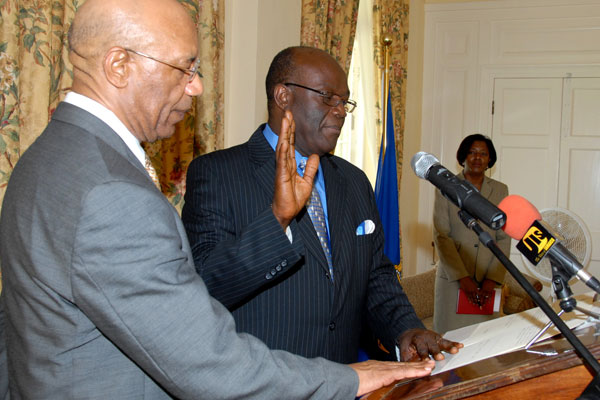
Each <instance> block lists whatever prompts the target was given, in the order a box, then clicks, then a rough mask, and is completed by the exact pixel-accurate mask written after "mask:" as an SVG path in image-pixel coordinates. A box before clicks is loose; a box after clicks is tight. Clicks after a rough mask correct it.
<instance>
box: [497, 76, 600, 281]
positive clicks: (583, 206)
mask: <svg viewBox="0 0 600 400" xmlns="http://www.w3.org/2000/svg"><path fill="white" fill-rule="evenodd" d="M493 101H494V103H493V104H494V113H493V115H492V118H493V121H492V133H491V135H492V140H493V141H494V145H495V146H496V150H497V152H498V164H497V167H494V170H493V171H492V177H494V178H495V179H498V180H500V181H502V182H504V183H506V184H507V185H508V187H509V192H510V193H511V194H519V195H521V196H523V197H525V198H526V199H528V200H529V201H531V203H532V204H534V205H535V206H536V207H537V208H538V209H540V210H541V209H544V208H549V207H556V206H559V207H563V208H566V209H568V210H571V211H573V212H574V213H575V214H577V215H579V216H580V217H581V218H582V219H583V220H584V221H585V223H586V224H587V226H588V228H589V230H590V231H591V232H592V237H593V244H594V243H595V244H596V245H595V246H594V245H593V244H592V249H597V250H596V251H595V252H594V253H593V256H592V263H591V264H590V267H589V268H588V270H589V271H590V272H591V273H592V274H593V275H594V276H597V277H598V276H599V274H600V207H598V206H599V205H600V78H562V77H557V78H498V79H495V80H494V99H493ZM514 242H515V241H513V249H512V251H511V259H512V260H513V262H515V264H517V265H521V258H520V255H519V253H518V251H517V250H515V248H514V244H515V243H514ZM584 289H585V287H581V285H579V284H577V285H573V290H574V291H576V292H579V291H582V290H584Z"/></svg>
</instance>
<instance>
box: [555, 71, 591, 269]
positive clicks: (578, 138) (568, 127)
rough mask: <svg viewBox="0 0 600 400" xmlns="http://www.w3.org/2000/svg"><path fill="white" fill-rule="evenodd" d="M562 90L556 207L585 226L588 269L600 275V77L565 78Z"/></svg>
mask: <svg viewBox="0 0 600 400" xmlns="http://www.w3.org/2000/svg"><path fill="white" fill-rule="evenodd" d="M563 93H564V96H563V98H564V101H563V123H562V132H561V141H560V169H559V172H560V173H559V180H558V188H559V190H558V206H559V207H563V208H566V209H568V210H570V211H573V212H574V213H575V214H577V215H578V216H580V217H581V218H582V219H583V221H584V223H585V224H586V226H587V227H588V229H589V231H590V233H591V236H592V261H591V263H590V266H589V267H588V270H589V272H590V273H592V274H593V275H594V276H596V277H597V278H600V78H566V79H564V91H563Z"/></svg>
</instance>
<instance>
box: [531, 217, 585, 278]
mask: <svg viewBox="0 0 600 400" xmlns="http://www.w3.org/2000/svg"><path fill="white" fill-rule="evenodd" d="M540 214H541V215H542V221H543V222H544V225H546V226H548V227H550V228H551V229H552V230H553V231H554V232H553V233H555V234H556V235H557V239H558V240H559V241H560V243H561V244H562V245H563V246H564V247H565V248H566V249H567V250H568V251H570V252H571V254H573V255H574V256H575V257H576V258H577V260H578V261H579V263H580V264H581V265H582V266H583V267H584V268H586V267H587V265H588V263H589V262H590V256H591V254H592V239H591V235H590V232H589V230H588V228H587V226H586V225H585V223H584V222H583V220H582V219H581V218H579V216H577V214H575V213H573V212H572V211H569V210H566V209H564V208H560V207H554V208H547V209H544V210H542V211H540ZM521 257H522V259H523V263H524V264H525V265H526V266H527V268H528V269H529V271H530V272H531V273H532V274H533V275H534V276H536V277H537V278H538V279H539V280H541V281H542V282H552V267H551V266H550V260H549V259H548V257H544V258H543V259H542V260H541V261H540V262H539V263H538V265H536V266H535V265H533V264H531V263H530V262H529V260H527V258H525V256H523V255H521Z"/></svg>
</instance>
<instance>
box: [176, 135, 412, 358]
mask: <svg viewBox="0 0 600 400" xmlns="http://www.w3.org/2000/svg"><path fill="white" fill-rule="evenodd" d="M263 127H264V125H263V126H261V127H259V128H258V129H257V130H256V132H254V134H253V135H252V137H251V138H250V140H249V141H248V142H246V143H244V144H242V145H240V146H236V147H233V148H230V149H227V150H222V151H217V152H214V153H210V154H207V155H204V156H201V157H198V158H197V159H195V160H194V161H193V162H192V163H191V165H190V167H189V169H188V176H187V192H186V196H185V206H184V209H183V215H182V218H183V222H184V225H185V227H186V230H187V233H188V237H189V238H190V243H191V245H192V251H193V254H194V260H195V262H196V269H197V270H198V272H199V273H200V274H201V275H202V277H203V278H204V280H205V282H206V284H207V286H208V289H209V292H210V293H211V294H212V295H213V296H215V297H216V298H217V299H218V300H220V301H221V302H222V303H223V304H225V305H226V306H227V307H228V308H229V309H230V310H232V311H233V315H234V318H235V320H236V324H237V329H238V331H241V332H249V333H251V334H253V335H255V336H257V337H259V338H261V339H262V340H264V341H265V343H266V344H267V345H268V346H269V347H270V348H275V349H285V350H288V351H291V352H293V353H296V354H300V355H303V356H307V357H315V356H322V357H325V358H328V359H330V360H334V361H339V362H344V363H348V362H354V361H355V360H356V357H357V354H358V346H359V337H360V331H361V329H362V327H363V325H366V324H368V325H369V327H370V328H371V330H372V331H373V332H374V333H375V335H376V336H377V337H378V338H380V339H381V340H382V342H383V343H384V345H385V346H386V348H388V349H392V348H393V343H394V339H395V338H396V336H397V335H398V334H399V333H401V332H402V331H404V330H406V329H408V328H414V327H422V325H421V323H420V321H419V320H418V318H417V317H416V315H415V313H414V310H413V308H412V306H411V305H410V303H409V301H408V299H407V298H406V295H405V294H404V292H403V291H402V288H401V286H400V284H399V283H398V279H397V278H396V274H395V270H394V268H393V265H392V264H391V263H390V261H389V260H388V259H387V258H386V257H385V256H384V255H383V241H384V238H383V231H382V229H381V223H380V220H379V215H378V212H377V208H376V205H375V199H374V196H373V190H372V188H371V185H370V183H369V181H368V179H367V177H366V176H365V175H364V173H363V172H362V171H360V170H359V169H358V168H356V167H355V166H353V165H352V164H350V163H348V162H347V161H345V160H343V159H341V158H339V157H335V156H331V155H326V156H324V157H321V167H322V170H323V174H324V178H325V182H326V184H325V186H326V192H327V207H328V213H329V226H330V239H331V247H332V256H333V268H334V276H335V280H334V282H333V283H332V282H331V280H330V279H329V277H328V275H327V273H328V268H327V261H326V259H325V255H324V254H323V250H322V248H321V245H320V244H319V241H318V239H317V236H316V233H315V230H314V227H313V225H312V222H311V220H310V217H309V215H308V214H307V213H306V210H304V211H302V212H301V213H300V214H299V215H298V216H297V217H296V219H295V220H294V221H293V222H292V224H291V225H290V226H291V229H292V233H293V238H294V241H293V244H290V242H289V240H288V239H287V237H286V236H285V233H284V231H283V230H282V229H281V226H280V225H279V224H278V223H277V220H276V219H275V217H274V216H273V213H272V211H271V206H270V205H271V202H272V199H273V182H274V177H275V152H274V151H273V149H272V148H271V147H270V145H269V144H268V142H267V141H266V139H265V138H264V136H263V133H262V130H263ZM368 219H370V220H372V221H373V222H374V223H375V226H376V229H375V231H374V232H373V233H372V234H369V235H362V236H357V235H356V228H357V227H358V226H359V224H360V223H361V222H363V221H365V220H368Z"/></svg>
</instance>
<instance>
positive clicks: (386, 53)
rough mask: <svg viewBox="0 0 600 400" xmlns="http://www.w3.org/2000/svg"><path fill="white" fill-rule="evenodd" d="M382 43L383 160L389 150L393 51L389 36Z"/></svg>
mask: <svg viewBox="0 0 600 400" xmlns="http://www.w3.org/2000/svg"><path fill="white" fill-rule="evenodd" d="M381 43H382V44H383V88H382V89H383V106H382V110H383V129H382V138H383V149H382V151H383V154H382V155H381V158H382V159H383V158H384V157H385V150H386V149H387V134H386V133H387V118H388V115H387V105H388V96H389V87H390V76H389V73H390V56H391V50H392V39H391V38H390V37H389V36H384V37H383V38H382V39H381Z"/></svg>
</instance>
